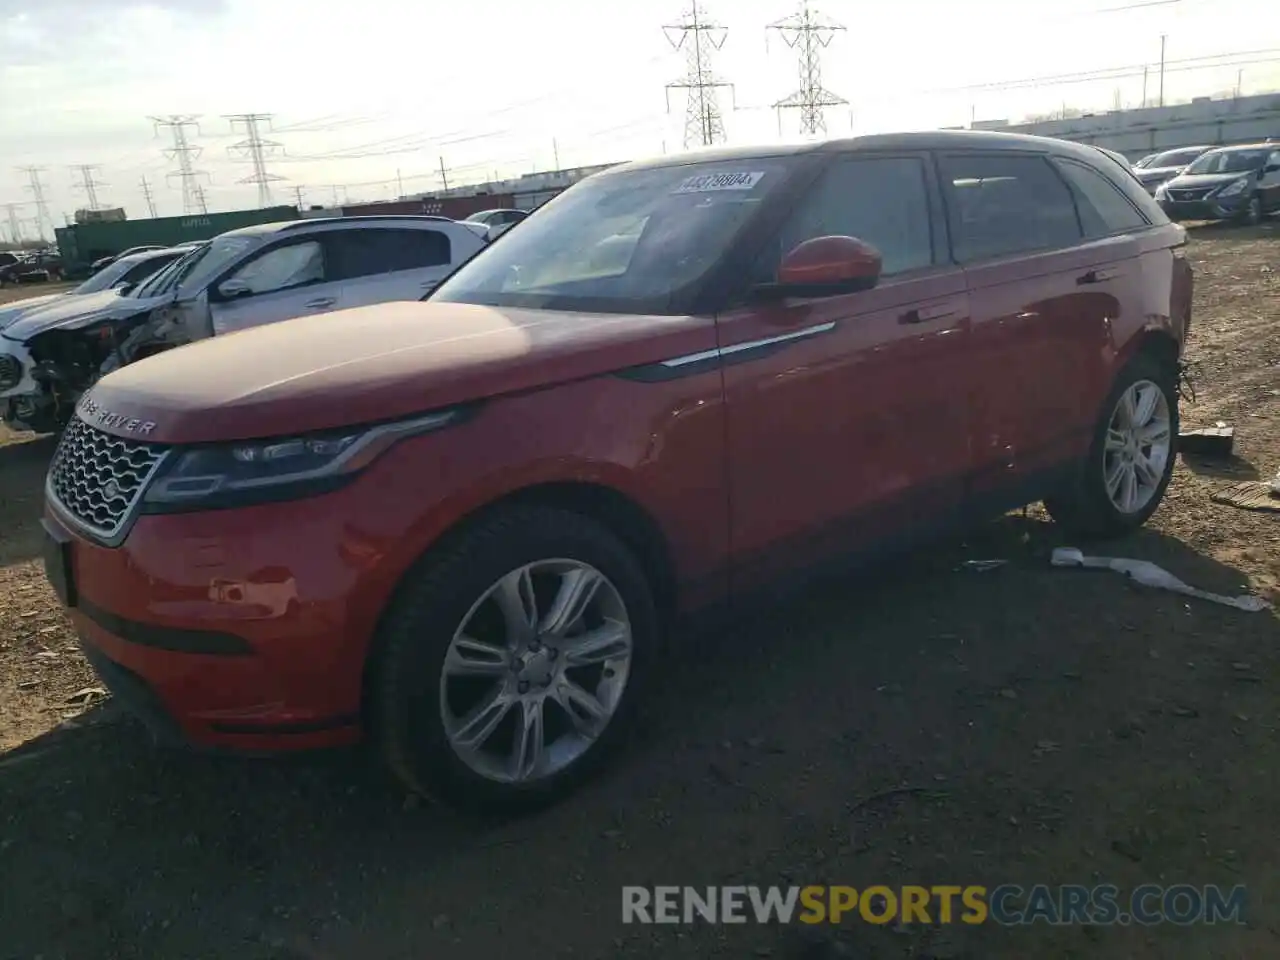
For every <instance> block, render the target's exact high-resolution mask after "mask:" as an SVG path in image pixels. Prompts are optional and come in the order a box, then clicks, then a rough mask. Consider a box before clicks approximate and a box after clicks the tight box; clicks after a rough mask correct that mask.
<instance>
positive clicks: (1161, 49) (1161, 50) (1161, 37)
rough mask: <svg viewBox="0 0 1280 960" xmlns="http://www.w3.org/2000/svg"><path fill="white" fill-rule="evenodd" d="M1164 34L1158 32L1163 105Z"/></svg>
mask: <svg viewBox="0 0 1280 960" xmlns="http://www.w3.org/2000/svg"><path fill="white" fill-rule="evenodd" d="M1166 39H1167V37H1166V35H1165V34H1163V33H1162V34H1160V106H1162V107H1163V106H1164V42H1165V40H1166Z"/></svg>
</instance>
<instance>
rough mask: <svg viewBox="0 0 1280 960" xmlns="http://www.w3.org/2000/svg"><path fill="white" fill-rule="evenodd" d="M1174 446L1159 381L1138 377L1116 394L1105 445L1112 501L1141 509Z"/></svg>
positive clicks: (1128, 510) (1117, 505) (1120, 508)
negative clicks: (1118, 394)
mask: <svg viewBox="0 0 1280 960" xmlns="http://www.w3.org/2000/svg"><path fill="white" fill-rule="evenodd" d="M1172 450H1173V434H1172V418H1171V416H1170V412H1169V400H1168V398H1167V397H1166V395H1165V392H1164V390H1162V389H1161V388H1160V387H1159V386H1158V385H1157V384H1155V383H1152V382H1151V381H1150V380H1138V381H1137V382H1135V383H1133V384H1131V385H1130V386H1129V387H1128V389H1126V390H1125V391H1124V393H1122V394H1121V395H1120V399H1119V401H1118V402H1117V403H1116V407H1115V410H1114V411H1113V413H1112V415H1111V422H1110V423H1109V424H1108V426H1107V437H1106V442H1105V444H1104V446H1103V457H1102V469H1103V482H1104V483H1105V485H1106V490H1107V497H1108V498H1109V499H1110V500H1111V504H1112V506H1114V507H1115V508H1116V509H1117V510H1118V511H1120V512H1121V513H1123V514H1134V513H1138V512H1140V511H1141V510H1142V509H1143V508H1144V507H1146V506H1147V504H1149V503H1150V502H1151V499H1152V498H1153V497H1154V496H1155V495H1156V493H1157V491H1158V490H1159V489H1160V484H1161V482H1162V481H1163V479H1164V472H1165V467H1166V466H1167V465H1168V462H1169V457H1170V455H1171V454H1172Z"/></svg>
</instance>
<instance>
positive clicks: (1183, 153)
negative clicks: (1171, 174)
mask: <svg viewBox="0 0 1280 960" xmlns="http://www.w3.org/2000/svg"><path fill="white" fill-rule="evenodd" d="M1202 153H1204V148H1203V147H1193V148H1191V149H1189V150H1170V151H1168V152H1167V153H1162V154H1160V155H1159V156H1158V157H1154V158H1153V159H1152V161H1151V162H1150V163H1148V164H1147V166H1148V167H1150V168H1151V169H1153V170H1156V169H1159V168H1161V167H1185V166H1186V165H1187V164H1188V163H1190V162H1191V161H1192V160H1194V159H1196V157H1198V156H1200V154H1202Z"/></svg>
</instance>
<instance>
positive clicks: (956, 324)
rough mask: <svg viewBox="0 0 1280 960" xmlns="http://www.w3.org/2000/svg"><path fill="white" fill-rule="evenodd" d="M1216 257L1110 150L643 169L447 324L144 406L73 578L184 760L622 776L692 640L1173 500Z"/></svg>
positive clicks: (297, 350)
mask: <svg viewBox="0 0 1280 960" xmlns="http://www.w3.org/2000/svg"><path fill="white" fill-rule="evenodd" d="M1184 240H1185V234H1184V232H1183V230H1182V228H1180V227H1178V226H1176V225H1173V224H1171V223H1170V222H1169V221H1168V220H1167V219H1166V217H1165V216H1164V214H1163V213H1162V212H1161V210H1160V208H1159V207H1158V206H1157V205H1156V203H1155V202H1154V201H1153V200H1152V199H1151V198H1150V197H1149V196H1147V194H1146V192H1145V191H1144V190H1143V188H1142V186H1141V185H1140V184H1139V183H1138V182H1137V181H1136V180H1135V179H1134V178H1133V177H1132V176H1131V175H1130V174H1129V173H1128V172H1127V171H1126V170H1124V169H1123V168H1122V167H1121V166H1120V165H1118V164H1117V163H1115V161H1113V160H1111V159H1110V158H1108V157H1107V156H1105V155H1104V154H1103V153H1101V152H1100V151H1098V150H1095V149H1093V148H1091V147H1085V146H1076V145H1073V144H1069V143H1063V142H1058V141H1053V140H1045V139H1037V138H1029V137H1015V136H1006V135H999V134H985V133H970V132H939V133H923V134H912V135H893V136H877V137H868V138H863V139H857V140H851V141H845V142H834V143H826V144H821V145H810V146H805V147H801V148H798V149H791V148H768V149H763V150H722V151H719V152H709V153H705V154H699V155H693V156H688V157H683V158H667V159H662V160H658V161H654V162H648V163H635V164H630V165H628V166H624V167H620V168H614V169H612V170H609V171H607V172H605V173H601V174H599V175H596V176H594V177H592V178H590V179H588V180H585V181H583V182H581V183H580V184H578V185H576V186H574V187H573V188H572V189H570V190H569V191H567V192H566V193H564V194H562V195H561V196H560V197H559V198H557V199H556V200H554V201H552V202H551V203H549V204H547V205H546V206H545V207H543V208H542V209H540V210H539V211H538V212H537V213H536V214H534V215H533V216H531V217H530V218H529V219H528V221H527V222H525V223H524V224H523V225H522V226H521V228H520V229H519V230H516V231H512V233H511V234H510V236H508V237H504V238H503V240H502V242H501V243H498V244H495V245H494V246H492V247H491V248H488V249H486V250H485V251H482V252H481V253H480V254H479V255H478V256H476V257H475V258H474V259H473V260H472V261H471V262H470V263H468V264H467V265H465V266H464V267H463V268H462V269H460V270H459V271H457V272H456V273H455V274H454V275H453V277H452V278H451V279H449V280H448V281H447V282H446V283H445V284H443V285H442V286H441V287H440V288H439V289H438V290H437V291H436V292H435V293H434V294H433V295H432V296H430V297H429V298H428V300H427V301H426V302H423V303H415V302H406V303H388V304H383V305H380V306H373V307H366V308H360V309H354V310H348V311H343V312H338V313H332V314H326V315H323V316H316V317H307V318H303V319H298V320H292V321H288V322H285V323H280V324H273V325H271V326H266V327H262V328H259V329H254V330H249V331H245V332H242V333H237V334H234V335H232V336H228V337H216V338H213V339H211V340H208V341H206V342H203V343H199V344H195V345H192V346H188V347H182V348H179V349H177V350H173V351H171V352H169V353H166V354H163V355H160V356H157V357H154V358H151V359H148V360H144V361H142V362H140V363H137V364H134V365H132V366H129V367H126V368H124V369H122V370H120V371H118V372H115V373H112V374H110V375H109V376H107V377H105V378H104V379H103V380H101V381H100V382H99V383H98V384H97V385H96V386H95V387H94V388H93V390H92V391H91V392H90V393H89V394H87V395H86V396H85V398H84V399H83V400H82V401H81V403H80V404H79V406H78V409H77V416H76V418H75V419H74V420H73V422H72V424H71V426H70V427H69V428H68V429H67V432H66V434H65V436H64V437H63V438H62V441H61V443H60V445H59V447H58V450H57V453H56V455H55V457H54V459H53V462H52V464H51V466H50V469H49V476H48V482H47V488H46V497H47V506H46V515H45V528H46V530H47V533H48V539H47V551H46V566H47V571H48V575H49V578H50V580H51V581H52V583H53V584H54V586H55V588H56V589H57V591H58V593H59V594H60V596H61V597H62V599H63V600H64V602H65V603H66V604H67V606H68V607H69V608H70V611H71V616H72V618H73V619H74V621H75V624H76V626H77V628H78V630H79V631H80V633H81V636H82V637H83V640H84V646H85V650H86V652H87V654H88V656H89V658H90V659H91V660H92V662H93V663H94V665H95V666H96V668H97V669H98V671H99V672H100V673H101V675H102V678H103V680H104V681H105V682H106V683H107V685H108V686H110V687H111V688H112V689H113V690H114V691H115V692H116V693H117V695H118V696H119V698H120V699H121V700H122V701H124V702H126V703H129V704H132V705H133V706H134V708H135V709H136V710H137V712H139V713H140V714H142V715H143V716H144V717H145V718H147V719H149V720H150V721H151V725H152V727H153V729H154V730H156V731H159V732H160V733H162V734H163V733H168V734H176V735H178V736H179V737H180V738H182V739H183V740H185V741H188V742H191V741H194V742H195V743H197V744H200V745H203V746H209V747H232V748H242V749H247V750H255V751H257V750H278V749H282V748H292V747H313V746H319V745H326V744H336V743H342V742H350V741H353V740H356V739H357V738H359V737H360V736H361V735H362V734H365V733H367V734H369V735H371V736H372V737H373V739H375V740H376V742H377V743H378V744H379V746H380V749H381V750H382V751H383V753H384V754H385V756H386V757H387V759H388V760H389V762H390V764H391V766H392V767H393V768H394V770H395V771H396V772H397V773H398V774H399V775H400V776H401V777H403V778H404V780H405V781H406V782H407V783H408V784H409V785H410V786H411V787H412V788H414V789H416V790H421V791H424V792H427V793H430V794H432V795H435V796H438V797H441V798H444V799H446V800H448V801H450V802H453V803H459V804H467V805H473V806H486V807H504V808H511V807H518V806H526V805H532V804H536V803H540V802H545V801H547V800H549V799H551V798H553V797H555V796H558V795H561V794H563V793H564V792H565V791H566V790H568V789H569V788H570V787H571V786H572V785H573V784H575V783H577V782H579V781H580V779H581V778H582V777H583V776H584V775H585V774H586V773H587V772H588V771H589V770H591V769H592V768H593V767H594V766H595V765H596V764H597V763H598V762H599V761H601V760H602V759H604V758H605V757H606V756H608V755H609V754H610V753H611V752H613V751H614V750H615V749H616V747H617V746H618V744H619V740H620V738H621V737H622V735H623V733H624V731H625V729H626V726H627V723H628V721H629V720H630V718H631V717H632V715H633V708H634V707H635V706H636V702H637V699H638V698H639V697H641V696H642V694H643V692H644V688H645V687H646V686H647V685H648V684H649V683H650V682H651V681H653V680H655V679H656V678H657V676H656V675H657V674H659V673H660V672H661V671H662V669H663V666H664V663H665V662H666V661H665V659H664V655H663V653H662V648H661V646H660V641H661V640H662V639H663V638H664V636H666V635H668V634H669V633H670V632H672V630H673V628H674V626H673V625H674V624H676V623H677V621H680V620H682V618H684V617H685V616H686V615H689V614H691V613H693V612H695V611H702V610H710V609H713V608H715V607H718V606H721V605H724V604H726V603H727V604H729V605H730V606H732V605H733V604H735V603H740V602H741V601H743V600H744V599H745V598H749V597H751V596H752V595H754V594H757V593H758V592H760V591H761V589H762V588H763V587H764V586H766V585H770V584H773V583H775V582H780V581H781V579H782V578H784V577H785V576H786V575H789V574H795V573H798V572H802V571H804V570H808V569H811V568H813V567H814V565H817V564H821V563H824V562H826V561H834V560H838V559H842V558H845V557H848V556H861V557H863V558H874V557H876V556H877V555H879V554H881V553H882V552H883V551H885V550H887V549H890V548H894V547H900V546H902V545H904V544H907V543H911V542H913V541H917V540H918V539H919V538H920V537H922V536H924V535H927V534H929V533H931V532H933V531H935V530H938V529H940V528H943V527H946V526H949V525H952V524H955V523H957V522H965V521H966V520H972V519H973V518H975V517H978V518H980V517H991V516H994V515H997V514H1000V513H1001V512H1003V511H1005V510H1008V509H1010V508H1013V507H1016V506H1019V505H1021V504H1024V503H1027V502H1029V501H1033V500H1038V499H1043V500H1044V501H1045V502H1046V504H1047V505H1048V507H1049V509H1050V511H1051V512H1052V514H1053V516H1054V517H1055V518H1057V519H1058V520H1059V521H1061V522H1064V523H1068V524H1070V525H1071V527H1072V528H1073V529H1075V530H1077V531H1079V532H1080V533H1081V534H1087V535H1095V536H1106V535H1114V534H1122V533H1124V532H1126V531H1129V530H1132V529H1133V528H1135V527H1137V526H1138V525H1140V524H1141V523H1143V521H1145V520H1146V518H1147V517H1148V516H1149V515H1150V514H1151V512H1152V511H1153V510H1154V509H1155V508H1156V505H1157V504H1158V503H1159V502H1160V499H1161V497H1162V495H1163V493H1164V490H1165V487H1166V485H1167V484H1168V482H1169V477H1170V472H1171V470H1172V467H1173V456H1172V455H1173V449H1174V447H1173V444H1174V438H1175V437H1176V436H1177V432H1178V406H1177V400H1178V395H1177V384H1178V378H1179V375H1180V368H1181V365H1180V359H1179V358H1180V353H1181V344H1182V340H1183V336H1184V334H1185V332H1186V329H1187V324H1188V322H1189V303H1190V294H1191V271H1190V268H1189V266H1188V264H1187V262H1186V260H1185V259H1184V258H1183V253H1182V247H1183V244H1184Z"/></svg>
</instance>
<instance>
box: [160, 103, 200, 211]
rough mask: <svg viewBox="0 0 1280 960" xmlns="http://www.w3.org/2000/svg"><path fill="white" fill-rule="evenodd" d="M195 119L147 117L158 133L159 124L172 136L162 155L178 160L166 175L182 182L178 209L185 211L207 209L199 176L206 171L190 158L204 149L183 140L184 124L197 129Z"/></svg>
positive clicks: (185, 129)
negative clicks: (171, 141)
mask: <svg viewBox="0 0 1280 960" xmlns="http://www.w3.org/2000/svg"><path fill="white" fill-rule="evenodd" d="M198 119H199V117H196V116H191V115H188V116H183V115H180V114H170V115H169V116H167V117H152V118H151V121H152V122H153V123H154V124H155V125H156V132H157V133H159V132H160V128H161V127H165V128H167V129H168V130H169V132H170V133H171V134H172V135H173V146H172V147H170V148H169V149H168V150H166V151H165V152H164V154H165V156H166V157H168V158H169V159H170V160H176V161H177V162H178V169H177V170H174V171H172V172H171V173H169V174H168V176H169V177H178V178H179V179H180V180H181V181H182V212H183V213H187V214H191V213H208V212H209V208H208V206H206V205H205V202H204V191H203V190H202V189H200V178H201V177H207V176H208V174H207V173H205V172H204V171H203V170H197V169H195V167H194V166H193V165H192V161H194V160H195V158H196V157H198V156H200V154H202V153H203V152H204V151H203V150H202V149H201V148H200V147H197V146H195V145H194V144H192V143H191V142H190V141H189V140H188V139H187V128H188V127H194V128H195V129H196V131H197V132H199V130H200V125H199V124H198V123H196V121H197V120H198Z"/></svg>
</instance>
